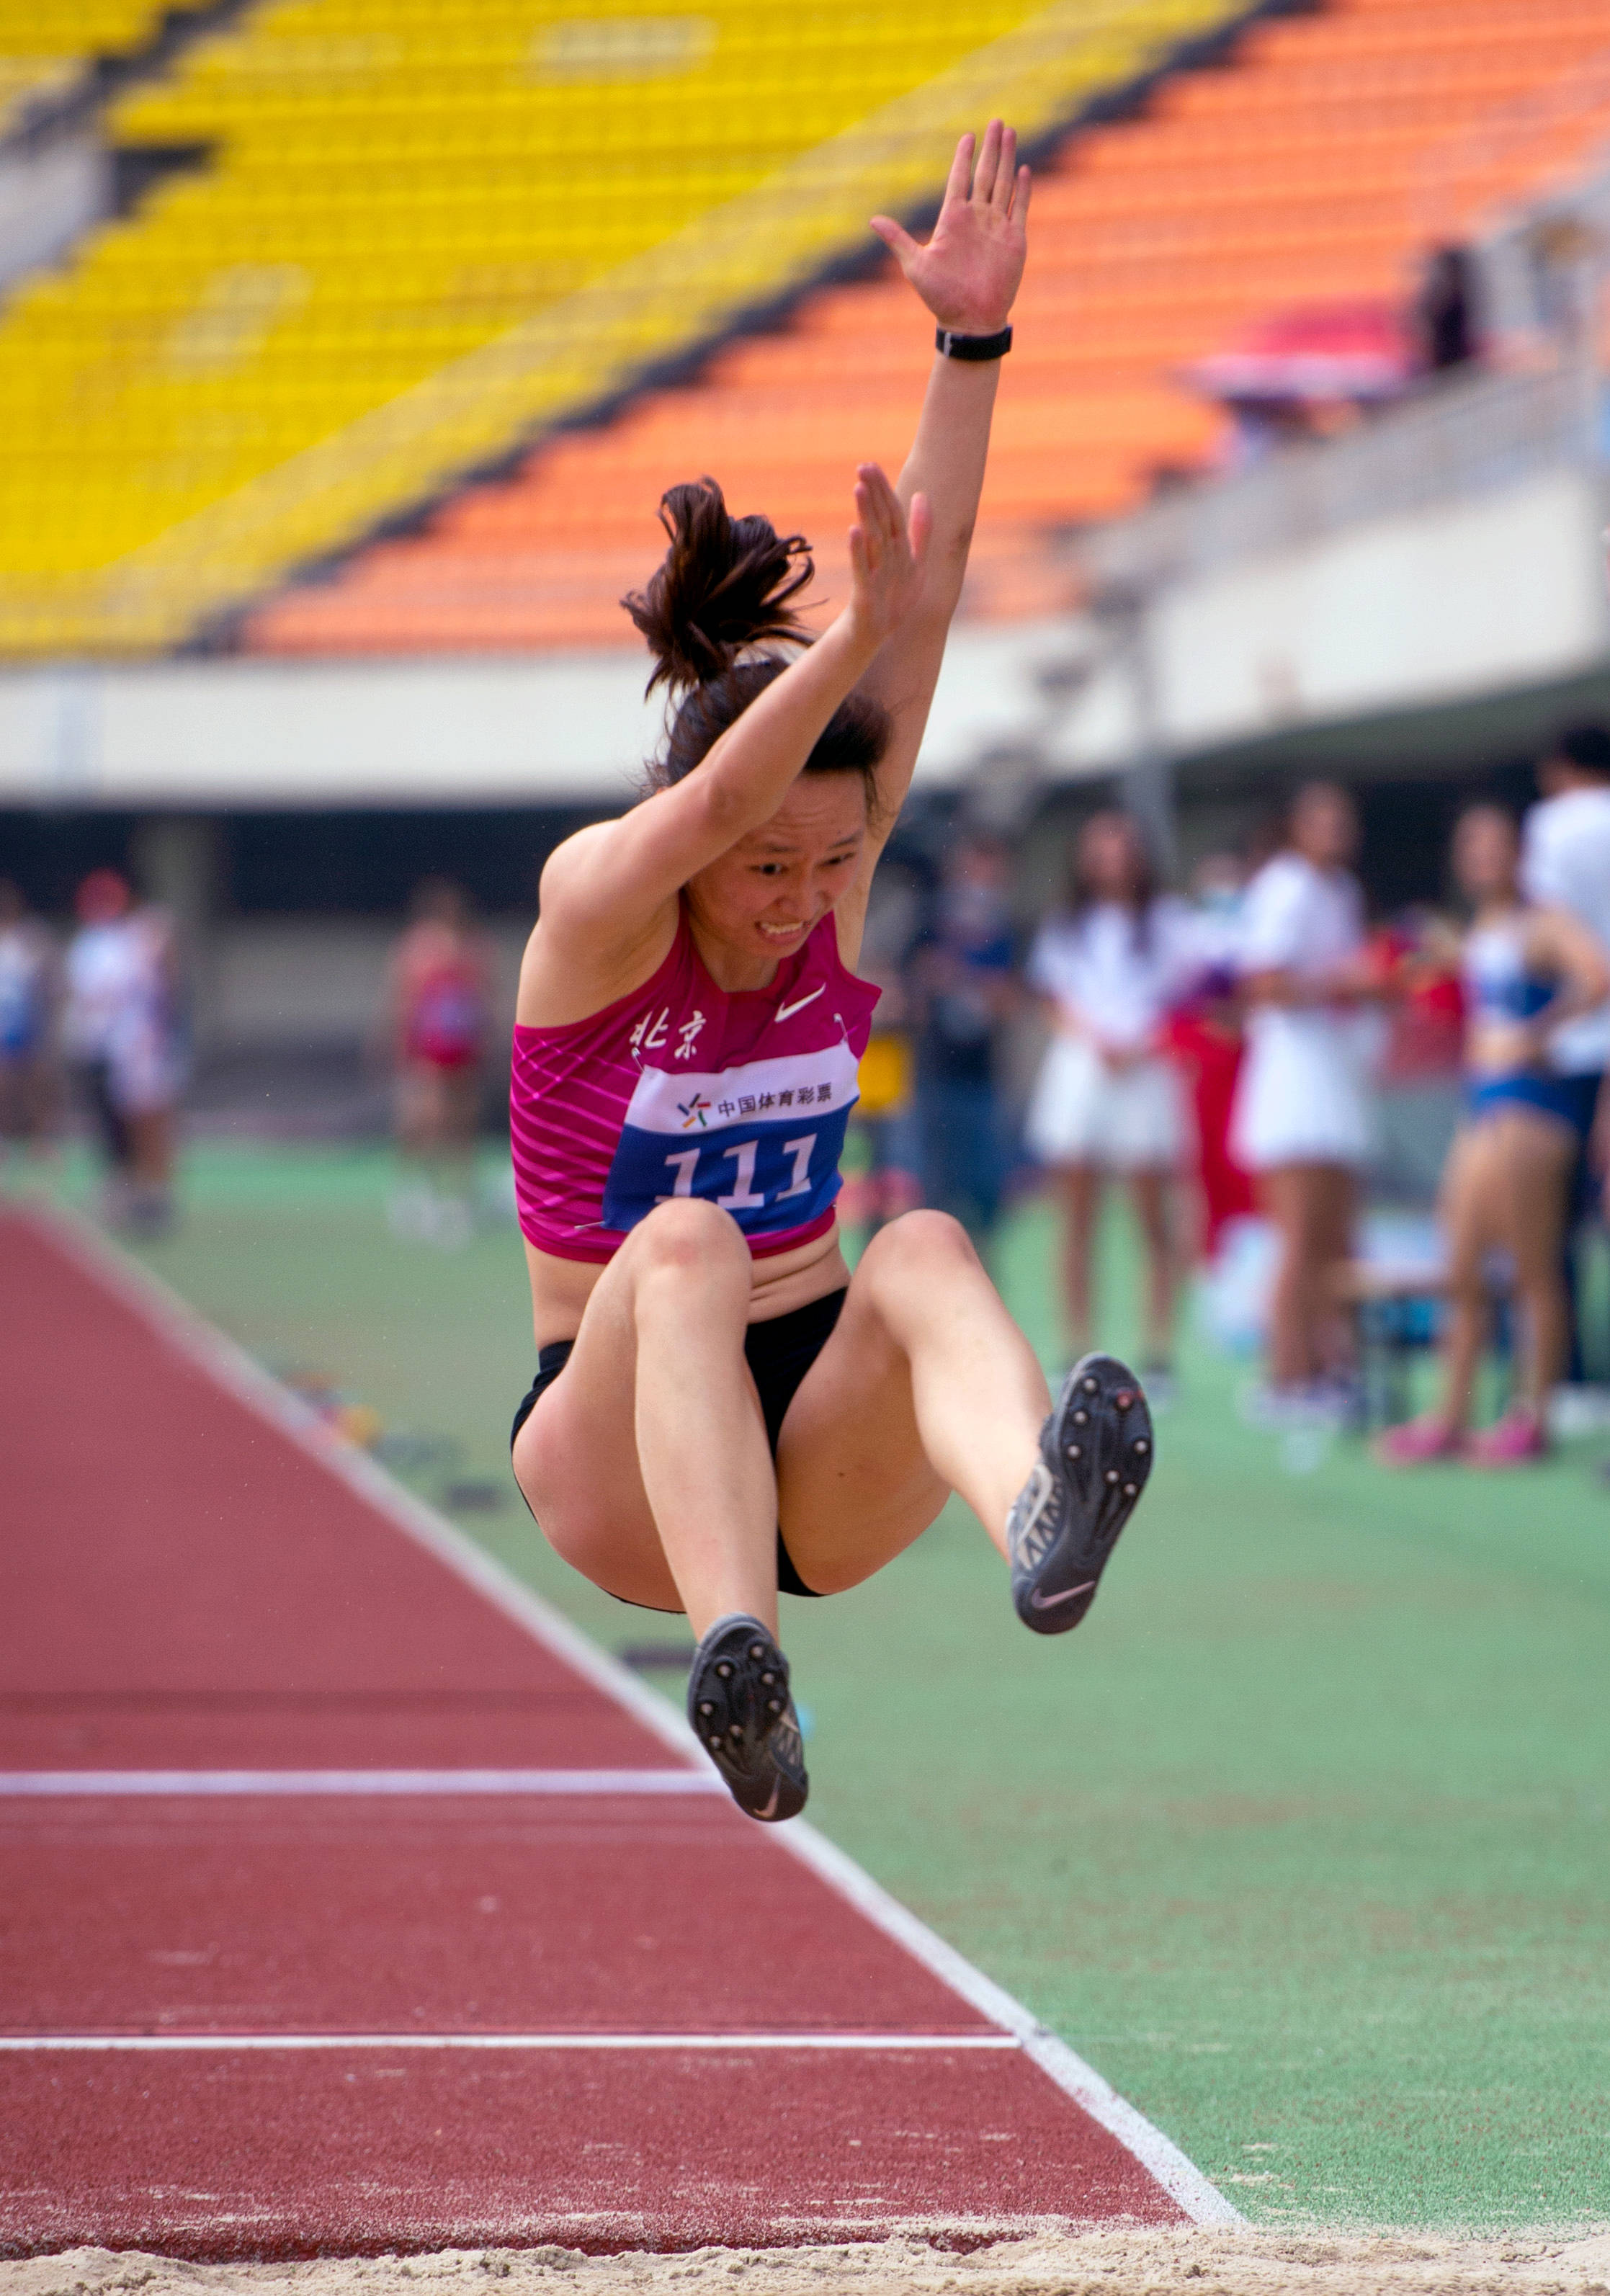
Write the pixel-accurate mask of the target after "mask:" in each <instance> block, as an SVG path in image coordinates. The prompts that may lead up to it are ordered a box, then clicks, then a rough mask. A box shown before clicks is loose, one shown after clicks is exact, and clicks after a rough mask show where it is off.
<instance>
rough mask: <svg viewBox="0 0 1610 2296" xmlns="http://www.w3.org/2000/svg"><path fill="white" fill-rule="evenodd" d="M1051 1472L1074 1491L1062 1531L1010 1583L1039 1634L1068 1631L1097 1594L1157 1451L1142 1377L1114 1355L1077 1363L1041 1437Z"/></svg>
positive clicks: (1020, 1608)
mask: <svg viewBox="0 0 1610 2296" xmlns="http://www.w3.org/2000/svg"><path fill="white" fill-rule="evenodd" d="M1040 1451H1041V1456H1042V1460H1043V1461H1044V1464H1045V1466H1046V1468H1047V1470H1049V1472H1050V1473H1051V1474H1052V1475H1054V1476H1056V1477H1057V1478H1058V1480H1060V1481H1061V1482H1062V1483H1063V1484H1064V1485H1065V1486H1066V1488H1067V1489H1068V1491H1069V1492H1070V1493H1071V1494H1072V1497H1073V1505H1072V1507H1071V1508H1070V1510H1069V1514H1068V1521H1067V1525H1066V1527H1065V1528H1064V1529H1063V1531H1062V1533H1061V1535H1060V1537H1059V1538H1058V1539H1057V1541H1056V1543H1055V1545H1054V1546H1052V1547H1051V1548H1050V1552H1049V1553H1048V1554H1046V1555H1045V1556H1044V1557H1043V1559H1042V1562H1041V1563H1040V1564H1039V1566H1038V1568H1037V1569H1036V1570H1034V1571H1033V1572H1032V1573H1029V1574H1027V1575H1026V1576H1025V1577H1024V1578H1022V1579H1019V1580H1017V1583H1016V1585H1015V1586H1014V1587H1013V1589H1012V1595H1013V1600H1014V1602H1015V1603H1016V1605H1017V1616H1018V1617H1019V1618H1020V1619H1021V1620H1022V1621H1023V1623H1024V1625H1025V1626H1026V1627H1027V1628H1030V1629H1031V1630H1032V1631H1033V1632H1034V1634H1037V1635H1065V1634H1067V1632H1068V1631H1069V1630H1070V1628H1074V1627H1076V1626H1077V1625H1078V1623H1079V1621H1080V1620H1081V1619H1082V1618H1083V1616H1084V1614H1085V1612H1086V1611H1088V1610H1089V1609H1090V1606H1091V1603H1093V1602H1094V1601H1095V1599H1096V1589H1097V1587H1098V1586H1099V1584H1100V1579H1101V1573H1102V1572H1103V1570H1106V1568H1107V1563H1108V1562H1109V1561H1110V1560H1111V1557H1112V1553H1113V1549H1114V1548H1115V1547H1116V1546H1117V1544H1118V1538H1119V1534H1120V1533H1121V1532H1122V1530H1123V1529H1124V1524H1125V1523H1126V1522H1127V1521H1129V1519H1130V1517H1131V1515H1132V1514H1133V1513H1134V1511H1135V1509H1136V1507H1137V1506H1138V1505H1140V1495H1141V1493H1142V1492H1143V1491H1144V1490H1145V1488H1146V1484H1147V1478H1148V1476H1149V1475H1150V1473H1151V1468H1152V1460H1153V1457H1154V1456H1155V1439H1154V1437H1153V1433H1152V1420H1151V1413H1150V1411H1149V1410H1148V1407H1147V1402H1146V1395H1145V1391H1144V1390H1143V1389H1142V1387H1141V1385H1140V1381H1139V1380H1138V1379H1137V1378H1136V1376H1135V1374H1134V1373H1133V1372H1132V1371H1131V1369H1130V1367H1129V1365H1127V1364H1124V1363H1120V1362H1119V1360H1118V1358H1117V1357H1116V1356H1107V1355H1090V1356H1085V1357H1083V1358H1082V1359H1081V1360H1080V1361H1079V1362H1078V1363H1076V1364H1075V1365H1074V1367H1073V1369H1072V1371H1070V1372H1069V1374H1068V1375H1067V1379H1066V1380H1064V1382H1062V1392H1061V1394H1060V1395H1059V1396H1058V1398H1057V1403H1056V1407H1055V1409H1054V1410H1053V1411H1052V1413H1051V1415H1050V1419H1049V1421H1048V1422H1047V1423H1046V1428H1045V1431H1044V1433H1043V1434H1042V1437H1041V1439H1040Z"/></svg>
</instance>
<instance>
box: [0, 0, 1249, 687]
mask: <svg viewBox="0 0 1610 2296" xmlns="http://www.w3.org/2000/svg"><path fill="white" fill-rule="evenodd" d="M63 4H64V0H63ZM1232 12H1234V10H1233V7H1232V0H1058V4H1054V5H1051V6H1050V7H1046V6H1045V5H1043V4H1041V5H1039V6H1035V5H1034V0H932V4H928V5H926V6H924V7H923V8H921V9H916V10H913V9H904V8H902V9H896V8H894V7H888V6H882V7H878V8H867V7H864V6H862V5H859V4H855V0H816V4H814V5H813V6H812V7H811V8H809V9H805V10H803V11H787V10H770V11H768V10H758V9H756V8H755V7H754V6H753V5H752V0H700V5H699V9H698V11H697V12H687V13H682V12H677V13H650V12H642V8H641V0H637V4H635V5H634V4H633V0H613V4H609V5H606V6H604V7H601V8H600V7H593V8H589V9H588V10H587V11H586V12H585V13H584V14H578V13H573V12H568V9H567V5H566V0H265V4H259V5H257V7H255V8H249V9H248V10H247V11H246V12H245V13H244V14H243V15H242V16H241V17H240V18H239V19H237V20H236V21H233V23H232V24H231V25H230V26H228V27H227V28H226V29H222V30H219V31H217V32H216V33H214V34H212V35H210V36H208V37H205V38H203V39H201V40H200V41H198V42H197V43H196V44H195V45H193V46H192V48H191V49H190V50H189V52H188V53H187V54H186V55H185V57H184V60H183V61H182V63H181V64H180V66H179V67H178V69H177V70H176V71H175V72H174V73H173V74H172V75H171V76H170V77H169V78H167V79H166V80H163V81H159V82H157V83H154V84H152V85H150V86H145V87H143V88H142V89H141V90H139V91H138V92H137V93H135V94H131V95H129V96H128V97H127V98H126V99H125V100H123V101H122V102H120V103H119V104H118V105H117V106H116V107H115V110H114V111H113V114H112V118H111V122H110V127H111V132H112V134H113V135H115V137H116V138H117V139H118V140H119V142H120V143H124V144H126V145H127V144H134V145H141V144H145V145H157V146H168V147H171V146H174V145H180V146H186V147H192V148H193V147H196V146H198V145H199V146H203V147H210V148H211V150H212V153H213V159H212V163H211V164H210V165H209V166H208V167H206V168H201V169H200V170H197V171H189V172H185V173H184V174H183V175H174V176H169V177H168V179H167V180H166V181H165V182H163V183H162V184H161V185H160V187H159V189H157V190H155V191H154V192H153V193H151V195H150V196H149V198H148V199H147V200H146V201H144V202H143V204H142V206H141V208H140V209H139V210H138V212H137V213H135V214H134V215H132V216H130V217H126V218H123V219H120V220H116V221H113V222H110V223H109V224H108V225H105V226H104V227H103V228H102V229H101V230H100V231H99V232H98V233H97V234H94V235H93V236H92V238H91V239H90V240H88V241H87V242H86V243H85V244H84V245H83V246H82V248H81V249H80V250H78V258H77V260H76V261H74V262H73V263H72V264H71V265H70V266H67V267H66V268H64V269H62V270H61V271H60V272H57V273H52V274H49V275H44V276H40V277H37V278H35V279H34V280H32V281H31V282H30V283H29V284H28V286H27V287H26V288H25V289H24V290H23V291H20V292H19V293H18V294H17V295H16V296H15V298H14V299H12V302H11V304H10V305H9V307H7V308H6V309H5V310H4V313H0V652H9V653H11V654H12V656H17V655H27V654H29V653H34V654H37V653H44V652H60V651H63V650H99V651H103V652H116V651H129V652H139V651H149V650H152V649H155V648H159V647H163V646H168V645H172V644H176V643H179V642H182V641H184V640H185V639H187V638H189V637H192V636H193V635H194V634H195V633H196V632H197V630H198V628H200V627H203V626H204V625H205V624H206V623H207V622H208V619H209V618H210V617H214V616H216V615H217V614H218V613H219V612H221V611H225V610H227V609H229V608H232V607H233V606H235V605H237V604H238V603H241V601H242V600H244V599H247V598H249V597H251V596H253V595H256V594H262V593H263V592H264V591H265V590H267V589H269V588H272V587H273V586H274V583H275V582H276V581H277V580H279V579H281V578H282V577H283V575H284V574H285V572H286V570H288V569H289V568H290V567H292V566H293V565H295V564H296V563H298V562H301V561H305V560H306V559H308V558H314V557H318V556H320V555H321V554H323V553H329V552H330V551H331V550H332V549H334V548H338V547H339V546H341V545H347V544H349V543H350V542H351V541H352V540H353V539H354V538H355V537H357V536H359V535H362V534H363V533H364V532H365V531H368V530H370V529H372V527H373V526H374V525H375V524H376V523H377V522H379V521H383V520H386V519H387V518H388V517H390V516H391V515H393V514H394V513H395V512H396V511H398V510H399V509H400V508H404V507H405V506H407V505H408V504H412V503H414V502H418V501H419V500H421V498H424V497H427V496H429V495H430V494H431V493H432V492H434V491H437V490H439V489H440V488H442V487H443V486H444V484H445V482H447V481H448V480H451V479H453V478H454V477H456V476H457V475H459V474H461V473H462V472H463V471H465V470H467V469H469V468H471V467H474V466H475V465H477V464H478V463H485V462H486V461H487V460H488V459H490V458H491V457H494V456H496V455H506V454H507V452H508V451H509V450H510V448H511V446H513V445H515V444H517V443H518V441H519V439H521V438H522V437H523V436H526V435H528V433H529V432H530V431H531V430H533V429H534V428H535V427H537V426H540V425H542V424H543V423H551V422H554V421H556V420H558V419H560V418H563V417H564V416H566V415H567V414H572V413H573V412H574V411H575V410H576V409H577V408H578V407H584V406H591V405H596V404H597V403H598V402H599V401H600V400H601V398H604V397H605V396H606V395H608V394H609V393H611V392H614V391H617V390H619V389H621V388H622V387H623V386H624V385H627V384H629V383H631V382H632V381H634V380H636V379H637V378H639V377H640V376H641V375H642V373H643V371H644V369H645V367H647V366H650V365H652V364H653V363H654V362H656V361H659V360H663V359H665V358H666V357H672V356H674V355H675V354H677V353H679V352H681V351H682V350H684V349H685V348H686V347H687V346H688V345H689V344H690V343H694V342H698V341H700V340H708V339H709V338H710V337H711V336H712V335H714V334H715V333H718V332H721V331H722V330H723V327H725V326H727V325H729V324H731V320H732V319H733V317H734V316H735V315H736V314H737V313H738V312H740V311H741V310H743V309H745V308H748V307H754V306H756V305H757V304H764V303H765V302H766V301H768V300H769V299H775V298H776V297H777V296H778V295H779V294H780V292H781V291H784V290H786V289H787V288H789V286H790V285H791V284H793V283H797V282H798V281H799V280H800V279H802V278H805V277H809V276H813V275H815V274H816V273H817V272H819V271H820V269H821V267H822V266H823V264H824V262H825V261H827V260H828V259H829V258H832V257H833V256H835V255H836V254H838V252H840V251H842V250H844V249H846V247H852V246H854V245H856V244H857V243H864V234H865V218H866V216H867V215H868V214H869V213H870V211H872V210H873V209H875V208H878V207H889V206H894V207H896V208H902V207H907V206H910V205H911V203H912V202H914V201H919V200H921V199H922V198H924V197H928V196H931V195H932V194H933V193H935V192H936V190H937V188H938V184H939V183H940V182H941V181H942V179H943V173H944V164H945V161H946V159H947V157H948V152H949V148H950V146H951V144H952V141H953V138H954V135H955V134H956V132H957V130H958V129H959V128H960V127H962V126H964V125H966V124H968V123H969V122H972V121H974V120H976V119H977V118H978V117H979V116H980V115H982V114H985V113H987V111H990V110H992V109H994V108H997V107H1001V106H1004V107H1006V108H1008V109H1009V110H1010V111H1011V112H1012V113H1013V115H1014V116H1015V117H1017V119H1019V120H1020V121H1021V122H1022V123H1023V124H1024V126H1025V127H1027V128H1029V129H1034V128H1035V127H1047V126H1049V125H1050V124H1053V123H1055V122H1058V121H1060V120H1062V119H1066V118H1067V117H1069V116H1070V115H1071V114H1072V112H1073V111H1075V110H1076V108H1077V106H1078V104H1079V102H1081V101H1082V99H1083V98H1084V97H1085V96H1087V95H1088V94H1090V93H1091V91H1092V90H1096V89H1100V88H1104V87H1107V86H1111V85H1113V84H1114V83H1116V82H1121V81H1123V80H1124V79H1125V78H1130V77H1132V75H1133V74H1134V73H1135V71H1136V70H1138V69H1140V67H1142V66H1143V65H1145V64H1146V63H1147V62H1148V61H1149V60H1151V59H1153V58H1155V57H1156V54H1157V53H1159V51H1160V49H1162V48H1166V47H1167V46H1168V45H1170V44H1172V43H1173V42H1174V41H1175V40H1177V39H1179V38H1180V37H1183V36H1186V35H1189V34H1191V33H1193V32H1197V31H1200V30H1202V29H1204V28H1208V27H1211V26H1213V25H1214V24H1215V23H1217V22H1218V21H1221V20H1222V19H1223V18H1224V17H1226V16H1227V15H1228V14H1230V13H1232Z"/></svg>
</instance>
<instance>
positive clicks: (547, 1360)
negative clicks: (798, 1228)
mask: <svg viewBox="0 0 1610 2296" xmlns="http://www.w3.org/2000/svg"><path fill="white" fill-rule="evenodd" d="M844 1297H845V1295H844V1287H842V1286H841V1287H840V1288H839V1290H838V1291H837V1292H828V1293H827V1294H826V1295H825V1297H823V1298H822V1299H821V1300H810V1301H809V1302H807V1304H806V1305H805V1307H803V1308H792V1309H790V1311H789V1314H788V1315H786V1316H773V1317H772V1321H771V1322H770V1323H769V1324H750V1325H749V1328H748V1331H747V1332H746V1333H744V1342H743V1351H744V1358H745V1361H746V1362H747V1363H748V1366H749V1370H750V1372H751V1373H752V1374H753V1375H754V1380H755V1385H756V1389H757V1390H758V1391H759V1395H760V1408H761V1411H762V1414H763V1415H764V1419H765V1423H766V1441H767V1442H768V1443H769V1444H770V1445H771V1447H772V1458H773V1459H775V1458H776V1456H777V1438H778V1436H779V1435H780V1433H781V1431H782V1423H783V1420H784V1418H785V1417H786V1416H787V1414H788V1408H789V1404H790V1403H792V1402H793V1400H794V1398H795V1395H796V1394H797V1391H798V1388H799V1383H800V1382H801V1381H802V1380H803V1379H804V1377H805V1374H806V1372H808V1371H809V1370H810V1368H811V1365H813V1363H814V1362H815V1360H816V1358H817V1357H818V1356H819V1355H820V1354H821V1351H822V1349H823V1348H824V1347H826V1345H827V1343H828V1341H829V1339H830V1337H831V1334H832V1331H833V1326H834V1324H837V1323H838V1314H839V1310H840V1308H842V1307H843V1306H844ZM575 1344H576V1342H575V1341H573V1340H551V1341H549V1343H548V1345H547V1346H546V1347H545V1348H541V1349H538V1350H537V1357H536V1377H535V1379H534V1380H533V1381H532V1382H531V1385H530V1386H529V1388H528V1389H527V1391H526V1393H525V1394H524V1395H523V1396H522V1397H521V1398H520V1406H519V1410H518V1411H517V1412H516V1413H515V1415H514V1424H513V1426H512V1427H511V1429H510V1431H509V1447H510V1449H511V1450H512V1449H513V1448H514V1439H515V1437H516V1436H517V1435H518V1434H519V1431H520V1429H521V1428H522V1427H523V1426H524V1425H525V1423H526V1422H527V1419H529V1418H530V1416H531V1414H532V1412H533V1411H534V1410H535V1407H536V1399H537V1398H538V1396H540V1395H541V1394H542V1392H543V1390H544V1389H545V1388H550V1387H552V1384H553V1382H554V1381H555V1380H556V1379H557V1378H558V1377H559V1375H560V1372H561V1371H563V1369H564V1368H565V1365H567V1364H568V1362H569V1360H570V1350H571V1349H572V1348H573V1347H574V1346H575ZM777 1585H778V1588H779V1591H780V1593H782V1594H784V1595H814V1594H815V1592H816V1589H815V1587H807V1586H806V1585H805V1580H804V1579H802V1578H801V1577H800V1575H799V1573H798V1571H797V1570H796V1569H795V1568H794V1558H793V1556H792V1555H791V1554H789V1550H788V1548H787V1547H786V1546H784V1545H783V1543H782V1531H781V1529H780V1528H779V1529H778V1533H777ZM616 1599H617V1601H618V1602H625V1599H626V1598H625V1595H617V1598H616ZM634 1607H635V1608H637V1609H640V1610H641V1609H646V1608H648V1607H650V1606H649V1605H647V1604H643V1603H639V1604H636V1605H634ZM668 1615H669V1614H668Z"/></svg>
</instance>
